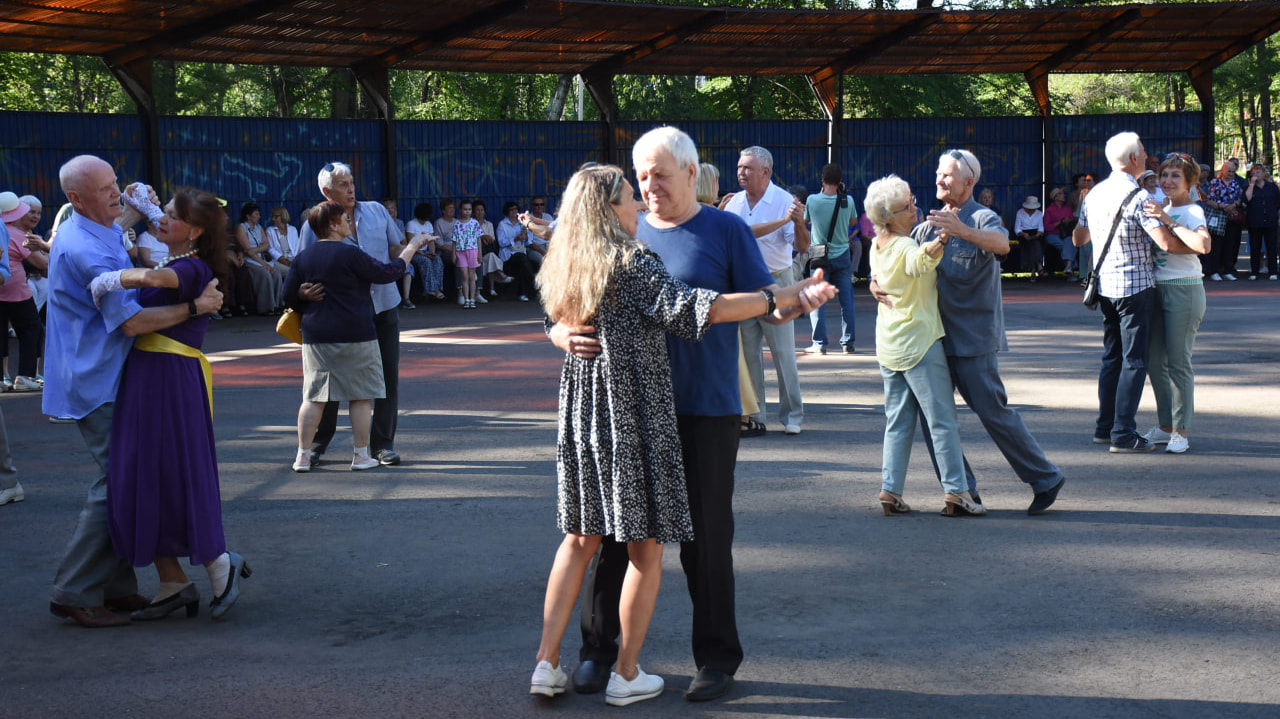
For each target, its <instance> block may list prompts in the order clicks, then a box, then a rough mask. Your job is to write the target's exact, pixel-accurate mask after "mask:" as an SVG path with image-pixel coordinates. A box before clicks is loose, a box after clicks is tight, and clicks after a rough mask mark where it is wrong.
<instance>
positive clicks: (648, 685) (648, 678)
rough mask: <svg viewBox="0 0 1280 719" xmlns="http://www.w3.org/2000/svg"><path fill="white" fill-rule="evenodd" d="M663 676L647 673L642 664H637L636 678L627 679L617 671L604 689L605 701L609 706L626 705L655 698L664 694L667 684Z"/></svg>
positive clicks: (612, 674)
mask: <svg viewBox="0 0 1280 719" xmlns="http://www.w3.org/2000/svg"><path fill="white" fill-rule="evenodd" d="M665 685H666V684H665V682H663V681H662V677H659V676H654V675H653V674H645V673H644V670H643V669H641V668H640V665H638V664H637V665H636V678H635V679H632V680H631V681H627V680H626V679H623V678H622V675H621V674H619V673H617V672H612V673H611V674H610V675H609V688H608V689H605V690H604V694H605V698H604V703H605V704H608V705H609V706H615V707H625V706H626V705H628V704H634V703H636V702H640V701H644V700H645V699H653V698H654V697H656V696H658V695H660V694H662V689H663V687H664V686H665Z"/></svg>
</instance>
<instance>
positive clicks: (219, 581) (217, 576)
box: [205, 552, 231, 597]
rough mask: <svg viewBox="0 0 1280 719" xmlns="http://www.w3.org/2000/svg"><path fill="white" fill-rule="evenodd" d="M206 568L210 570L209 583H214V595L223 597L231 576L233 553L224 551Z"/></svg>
mask: <svg viewBox="0 0 1280 719" xmlns="http://www.w3.org/2000/svg"><path fill="white" fill-rule="evenodd" d="M205 569H206V570H208V572H209V584H211V585H213V596H215V597H221V596H222V593H223V592H225V591H227V578H228V577H230V576H231V555H230V554H227V553H226V552H223V553H222V556H220V557H218V558H217V559H215V560H213V564H210V565H209V566H207V567H205Z"/></svg>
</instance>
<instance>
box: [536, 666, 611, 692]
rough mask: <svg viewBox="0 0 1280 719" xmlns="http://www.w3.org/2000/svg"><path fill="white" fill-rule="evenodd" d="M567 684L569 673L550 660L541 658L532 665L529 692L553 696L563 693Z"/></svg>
mask: <svg viewBox="0 0 1280 719" xmlns="http://www.w3.org/2000/svg"><path fill="white" fill-rule="evenodd" d="M567 686H569V675H568V674H565V673H564V670H563V669H561V668H560V667H553V666H551V662H548V661H546V660H543V661H540V662H538V666H537V667H534V670H533V678H532V679H530V680H529V693H530V694H541V695H542V696H544V697H553V696H555V695H557V694H564V688H565V687H567ZM611 686H612V685H611ZM596 691H599V690H598V689H597V690H596Z"/></svg>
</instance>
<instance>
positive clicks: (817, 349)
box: [804, 342, 827, 355]
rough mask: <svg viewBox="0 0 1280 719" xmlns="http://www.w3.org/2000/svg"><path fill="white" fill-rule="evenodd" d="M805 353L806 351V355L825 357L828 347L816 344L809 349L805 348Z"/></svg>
mask: <svg viewBox="0 0 1280 719" xmlns="http://www.w3.org/2000/svg"><path fill="white" fill-rule="evenodd" d="M804 351H805V354H811V355H824V354H826V353H827V347H826V345H820V344H818V343H817V342H814V343H813V344H811V345H809V346H808V347H805V348H804Z"/></svg>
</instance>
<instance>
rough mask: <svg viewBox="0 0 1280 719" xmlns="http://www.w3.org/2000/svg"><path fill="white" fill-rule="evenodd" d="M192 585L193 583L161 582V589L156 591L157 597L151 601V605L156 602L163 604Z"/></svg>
mask: <svg viewBox="0 0 1280 719" xmlns="http://www.w3.org/2000/svg"><path fill="white" fill-rule="evenodd" d="M190 583H191V582H160V588H159V589H157V590H156V597H155V599H152V600H151V603H152V604H155V603H156V602H163V601H164V600H166V599H168V598H169V597H172V596H173V595H175V594H177V593H178V592H181V591H182V590H183V589H186V587H187V585H188V584H190Z"/></svg>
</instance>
